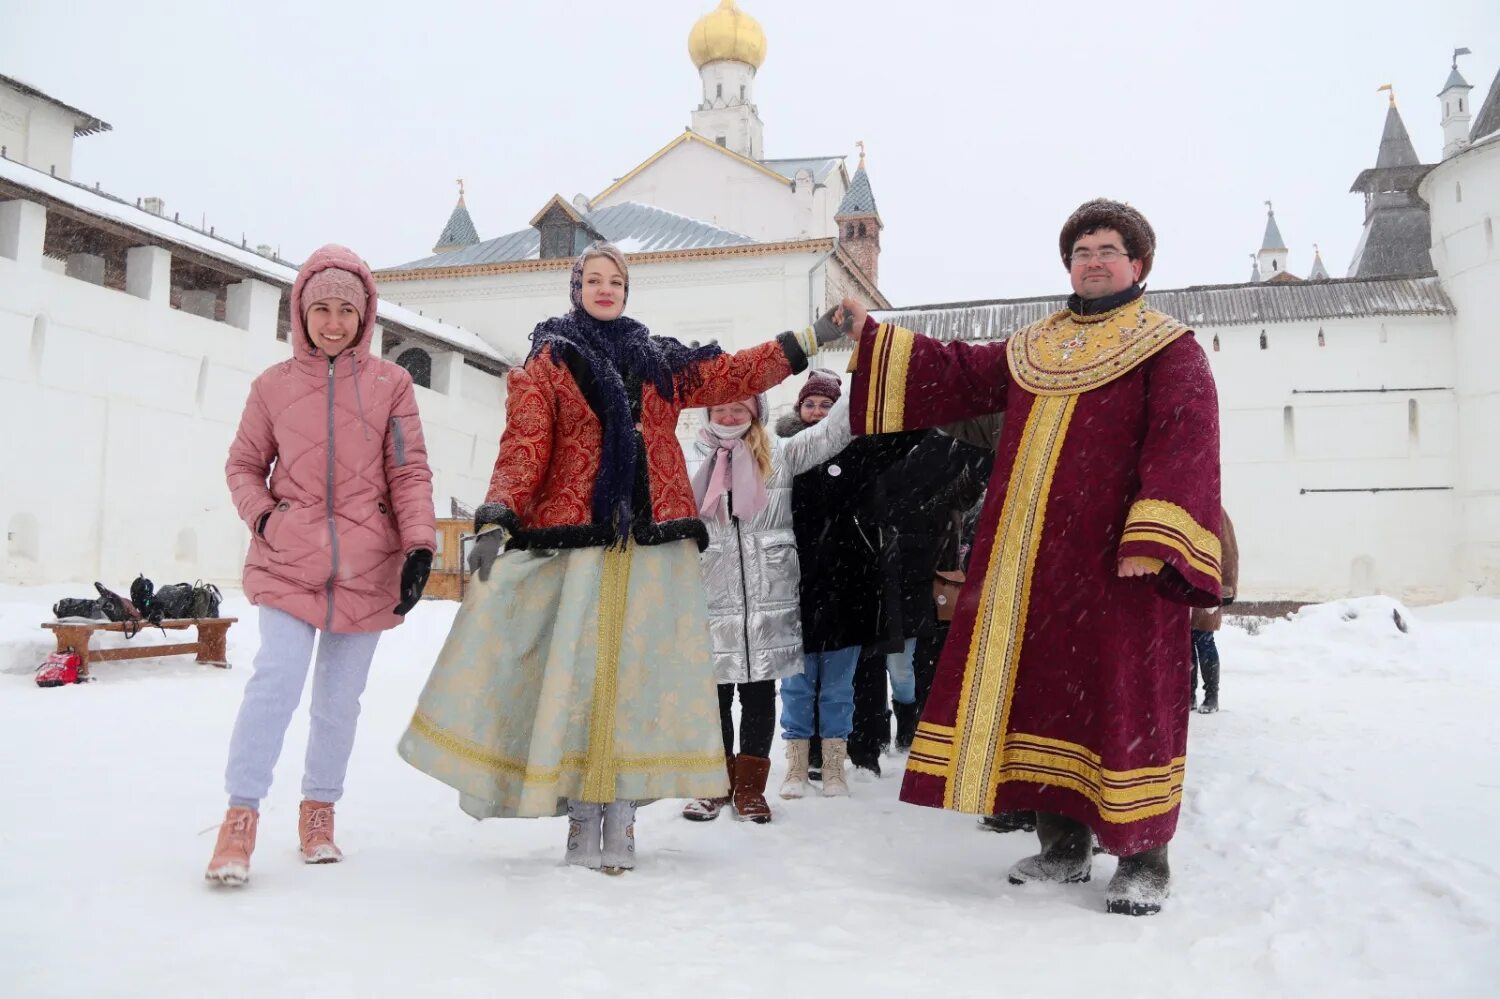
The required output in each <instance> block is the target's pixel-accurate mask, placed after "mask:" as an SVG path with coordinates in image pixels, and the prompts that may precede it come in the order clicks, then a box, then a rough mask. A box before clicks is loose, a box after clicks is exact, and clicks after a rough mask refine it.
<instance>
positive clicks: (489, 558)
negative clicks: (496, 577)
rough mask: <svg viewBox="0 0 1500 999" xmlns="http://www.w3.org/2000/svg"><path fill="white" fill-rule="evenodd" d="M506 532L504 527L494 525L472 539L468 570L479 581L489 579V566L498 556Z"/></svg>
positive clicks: (483, 581) (503, 544)
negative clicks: (476, 576) (477, 577)
mask: <svg viewBox="0 0 1500 999" xmlns="http://www.w3.org/2000/svg"><path fill="white" fill-rule="evenodd" d="M507 534H508V532H507V531H506V530H505V528H503V527H494V528H491V529H490V530H488V531H485V532H484V533H483V534H481V535H479V537H477V538H475V539H474V545H473V547H471V548H470V549H469V571H470V572H472V573H475V574H476V575H478V576H479V581H480V582H482V583H488V582H489V581H490V568H491V567H492V566H493V565H494V564H495V559H497V558H499V557H500V550H501V549H502V548H504V547H505V538H506V535H507Z"/></svg>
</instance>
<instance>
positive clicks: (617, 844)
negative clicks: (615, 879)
mask: <svg viewBox="0 0 1500 999" xmlns="http://www.w3.org/2000/svg"><path fill="white" fill-rule="evenodd" d="M603 865H604V866H603V868H602V870H603V871H604V873H605V874H621V873H623V872H625V871H628V870H631V869H632V868H634V867H635V802H633V801H612V802H610V803H609V804H608V805H605V806H604V859H603Z"/></svg>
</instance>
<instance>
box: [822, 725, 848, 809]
mask: <svg viewBox="0 0 1500 999" xmlns="http://www.w3.org/2000/svg"><path fill="white" fill-rule="evenodd" d="M847 759H849V744H848V743H847V742H845V741H844V740H843V739H824V740H823V797H825V798H847V797H849V779H848V778H847V777H846V776H845V775H844V761H845V760H847Z"/></svg>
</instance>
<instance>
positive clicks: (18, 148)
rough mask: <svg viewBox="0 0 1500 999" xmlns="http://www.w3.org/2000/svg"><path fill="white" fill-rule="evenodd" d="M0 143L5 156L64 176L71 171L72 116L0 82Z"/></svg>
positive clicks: (69, 174) (71, 173)
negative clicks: (54, 169) (53, 170)
mask: <svg viewBox="0 0 1500 999" xmlns="http://www.w3.org/2000/svg"><path fill="white" fill-rule="evenodd" d="M0 146H4V147H5V155H6V158H7V159H12V160H16V161H17V162H20V163H25V164H26V165H27V166H29V167H34V168H35V169H37V170H42V171H50V170H52V169H53V168H54V167H55V168H56V170H57V175H58V176H59V177H62V178H64V179H67V178H69V177H71V176H72V175H73V117H72V116H71V115H69V114H68V113H67V112H66V111H63V110H61V109H60V108H57V107H55V106H53V105H52V104H49V103H47V102H46V101H42V100H38V99H37V98H35V97H30V96H27V95H24V94H21V93H18V92H17V91H15V90H12V89H10V88H9V87H5V86H0Z"/></svg>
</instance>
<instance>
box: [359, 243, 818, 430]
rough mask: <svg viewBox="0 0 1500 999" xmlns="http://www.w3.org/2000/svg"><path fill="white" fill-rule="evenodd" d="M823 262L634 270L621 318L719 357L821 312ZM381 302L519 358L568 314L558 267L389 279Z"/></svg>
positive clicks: (785, 399) (738, 261)
mask: <svg viewBox="0 0 1500 999" xmlns="http://www.w3.org/2000/svg"><path fill="white" fill-rule="evenodd" d="M824 257H825V254H823V253H783V254H767V255H764V256H755V257H718V258H708V259H701V260H691V261H673V262H666V263H649V264H635V265H633V266H632V267H631V269H630V301H629V304H628V306H627V309H626V311H627V314H628V315H630V316H633V317H634V318H636V319H638V320H640V321H641V322H643V323H645V324H646V325H647V326H649V327H650V328H651V330H652V331H653V332H655V333H659V334H663V335H666V336H673V337H676V338H677V339H679V340H682V341H683V342H685V343H686V342H690V341H694V340H697V341H699V342H707V341H709V340H718V341H719V343H720V344H721V345H723V346H724V348H725V349H726V350H739V349H742V348H745V347H750V346H754V345H755V344H757V343H760V342H762V341H764V340H767V339H770V338H771V337H773V336H775V335H776V334H778V333H780V332H782V331H784V330H788V329H801V328H802V327H804V326H807V325H808V324H809V323H810V322H812V320H813V319H814V318H816V316H817V314H818V313H820V312H821V311H822V310H823V308H824V307H825V306H824V304H823V303H824V301H825V298H826V290H825V287H824V282H825V275H824V272H825V270H826V264H827V261H826V260H825V259H824ZM809 272H811V274H810V273H809ZM380 294H381V297H383V298H385V299H387V300H388V301H394V302H398V303H400V304H402V305H405V306H406V307H408V308H420V309H421V310H422V311H423V313H424V314H426V315H429V316H435V317H437V318H439V319H442V320H443V321H444V322H448V323H453V324H457V325H460V326H462V327H463V328H464V329H467V330H472V331H474V332H475V333H478V334H479V335H480V336H482V337H483V338H484V339H485V340H486V341H487V342H489V343H490V344H491V345H493V346H495V347H496V348H498V349H500V350H505V351H513V352H515V353H517V354H520V355H521V356H525V354H526V353H527V351H528V350H529V349H530V341H529V336H530V334H531V330H532V328H533V327H534V326H535V325H536V324H537V323H538V322H541V321H542V320H543V319H546V318H548V317H549V316H555V315H559V314H561V313H563V312H565V311H567V309H568V308H569V305H568V272H567V271H566V270H564V269H561V268H559V269H558V270H553V271H539V272H531V273H519V274H497V275H491V276H487V277H466V278H442V279H436V280H426V281H389V282H385V283H384V284H382V285H381V288H380ZM845 362H847V358H846V359H845ZM815 363H822V362H815ZM840 368H842V364H841V365H840ZM800 386H801V379H800V378H796V377H794V378H792V379H789V381H788V382H787V383H786V384H785V385H783V386H779V387H778V388H776V389H774V390H773V391H772V392H771V403H772V407H773V409H775V408H778V407H784V406H789V405H790V404H791V403H792V402H793V401H795V399H796V394H797V389H798V388H799V387H800ZM695 431H696V425H695V424H694V422H693V420H692V419H691V418H686V419H684V421H683V425H682V426H681V427H679V433H680V434H682V435H684V436H688V435H691V434H692V433H693V432H695Z"/></svg>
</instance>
